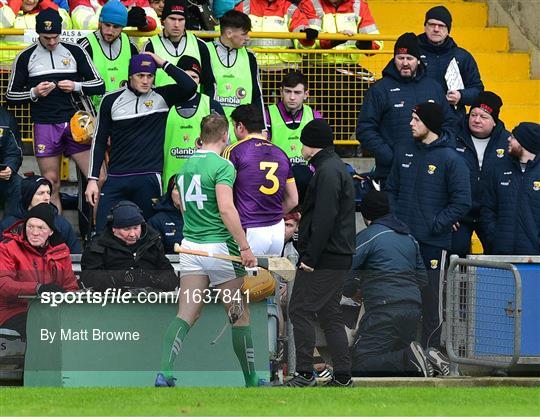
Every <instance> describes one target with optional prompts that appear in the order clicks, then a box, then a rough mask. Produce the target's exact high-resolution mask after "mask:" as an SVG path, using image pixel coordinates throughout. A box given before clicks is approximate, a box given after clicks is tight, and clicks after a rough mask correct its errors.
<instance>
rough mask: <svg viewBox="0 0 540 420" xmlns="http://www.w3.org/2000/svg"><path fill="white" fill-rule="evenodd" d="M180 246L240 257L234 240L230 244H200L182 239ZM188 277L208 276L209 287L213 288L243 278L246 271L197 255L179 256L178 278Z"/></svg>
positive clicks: (239, 266) (234, 264) (227, 263)
mask: <svg viewBox="0 0 540 420" xmlns="http://www.w3.org/2000/svg"><path fill="white" fill-rule="evenodd" d="M181 245H182V248H186V249H195V250H198V251H205V252H212V253H214V254H226V255H240V252H239V250H238V245H236V242H234V240H231V241H230V242H219V243H210V244H200V243H196V242H191V241H188V240H187V239H185V238H184V239H182V244H181ZM190 275H191V276H192V275H205V276H208V278H209V280H210V286H212V287H214V286H217V285H219V284H222V283H225V282H228V281H230V280H233V279H235V278H237V277H242V276H245V275H246V271H245V270H244V267H243V266H242V265H241V264H238V263H233V262H231V261H224V260H218V259H217V258H210V257H200V256H198V255H189V254H180V278H182V277H186V276H190Z"/></svg>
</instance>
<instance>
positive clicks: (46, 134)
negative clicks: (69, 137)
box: [34, 124, 64, 213]
mask: <svg viewBox="0 0 540 420" xmlns="http://www.w3.org/2000/svg"><path fill="white" fill-rule="evenodd" d="M63 130H64V124H34V154H35V156H36V161H37V164H38V166H39V172H40V173H41V176H43V177H45V178H47V179H48V180H49V181H50V182H51V184H52V187H53V189H52V191H51V203H53V204H54V205H55V206H56V207H57V208H58V211H59V212H60V213H61V212H62V204H61V202H60V159H61V158H62V153H63V147H62V143H61V138H62V132H63Z"/></svg>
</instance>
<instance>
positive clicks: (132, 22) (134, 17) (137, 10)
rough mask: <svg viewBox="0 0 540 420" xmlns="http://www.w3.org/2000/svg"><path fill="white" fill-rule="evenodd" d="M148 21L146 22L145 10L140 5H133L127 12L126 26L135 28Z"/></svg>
mask: <svg viewBox="0 0 540 420" xmlns="http://www.w3.org/2000/svg"><path fill="white" fill-rule="evenodd" d="M146 25H148V23H147V22H146V12H145V11H144V9H143V8H142V7H138V6H133V7H132V8H131V9H130V10H129V12H128V20H127V26H136V27H137V28H144V27H145V26H146Z"/></svg>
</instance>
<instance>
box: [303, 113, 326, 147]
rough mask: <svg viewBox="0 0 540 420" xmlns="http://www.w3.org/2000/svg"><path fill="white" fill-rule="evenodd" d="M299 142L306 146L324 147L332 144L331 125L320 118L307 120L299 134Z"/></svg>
mask: <svg viewBox="0 0 540 420" xmlns="http://www.w3.org/2000/svg"><path fill="white" fill-rule="evenodd" d="M300 142H301V143H302V144H303V145H305V146H308V147H314V148H316V149H324V148H326V147H329V146H333V145H334V133H333V132H332V127H330V125H329V124H328V123H327V122H326V120H324V119H322V118H317V119H315V120H311V121H310V122H308V123H307V124H306V125H305V127H304V128H303V129H302V133H301V134H300Z"/></svg>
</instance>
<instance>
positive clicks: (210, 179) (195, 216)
mask: <svg viewBox="0 0 540 420" xmlns="http://www.w3.org/2000/svg"><path fill="white" fill-rule="evenodd" d="M235 179H236V170H235V169H234V166H233V165H232V163H231V162H229V161H228V160H226V159H223V158H222V157H221V156H219V155H218V154H217V153H215V152H212V151H209V150H197V151H196V152H195V153H194V154H193V155H192V156H191V157H190V158H189V159H188V160H187V162H186V163H185V164H184V166H183V167H182V168H181V169H180V172H179V173H178V175H177V177H176V185H177V187H178V191H179V192H180V199H181V200H182V204H183V207H184V209H185V211H184V231H183V232H184V237H185V238H186V239H187V240H189V241H192V242H198V243H218V242H227V241H228V240H230V239H231V238H232V235H231V234H230V232H229V231H228V230H227V227H226V226H225V224H224V223H223V220H221V216H220V214H219V208H218V203H217V196H216V185H217V184H224V185H228V186H229V187H231V188H232V187H233V185H234V181H235Z"/></svg>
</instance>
